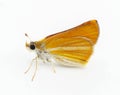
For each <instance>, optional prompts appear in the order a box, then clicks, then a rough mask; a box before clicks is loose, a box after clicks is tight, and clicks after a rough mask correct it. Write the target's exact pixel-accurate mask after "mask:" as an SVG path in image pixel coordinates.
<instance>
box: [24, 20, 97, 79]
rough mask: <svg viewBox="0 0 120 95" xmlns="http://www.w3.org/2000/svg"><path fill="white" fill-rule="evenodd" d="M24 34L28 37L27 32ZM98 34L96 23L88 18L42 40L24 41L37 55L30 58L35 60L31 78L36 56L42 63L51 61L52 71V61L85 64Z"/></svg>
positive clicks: (67, 64) (69, 64)
mask: <svg viewBox="0 0 120 95" xmlns="http://www.w3.org/2000/svg"><path fill="white" fill-rule="evenodd" d="M25 35H26V36H27V37H28V35H27V34H25ZM98 36H99V26H98V23H97V21H96V20H90V21H88V22H85V23H83V24H81V25H79V26H77V27H74V28H72V29H69V30H66V31H63V32H59V33H56V34H52V35H49V36H47V37H46V38H44V39H43V40H40V41H34V42H33V41H30V43H27V42H26V47H27V48H28V49H29V50H31V51H35V52H36V55H37V56H36V57H35V58H34V59H33V60H32V61H35V60H36V69H35V72H34V75H33V78H32V80H33V79H34V76H35V74H36V71H37V65H38V62H37V60H38V58H39V59H41V60H42V61H43V62H44V63H47V62H49V63H51V65H52V67H53V70H54V71H55V69H54V63H59V64H62V65H65V66H81V65H85V64H86V63H87V61H88V59H89V57H90V56H91V54H92V52H93V47H94V45H95V43H96V41H97V39H98ZM28 38H29V37H28ZM32 63H33V62H32ZM32 63H31V65H30V66H29V68H28V69H27V71H26V73H27V72H28V71H29V69H30V68H31V66H32Z"/></svg>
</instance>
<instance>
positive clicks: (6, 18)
mask: <svg viewBox="0 0 120 95" xmlns="http://www.w3.org/2000/svg"><path fill="white" fill-rule="evenodd" d="M119 6H120V4H119V0H0V95H120V28H119V27H120V13H119V12H120V7H119ZM91 19H97V20H98V23H99V26H100V36H99V39H98V42H97V44H96V46H95V49H94V54H93V55H92V57H91V58H90V60H89V62H88V65H87V66H86V67H85V68H83V69H81V68H67V67H61V66H56V73H53V71H52V69H51V66H50V65H47V64H40V66H39V70H38V72H37V76H36V77H35V80H34V81H33V82H31V77H32V74H33V71H34V66H33V68H32V70H31V71H30V72H29V73H28V74H26V75H24V71H25V70H26V68H27V67H28V66H29V63H30V62H31V59H32V54H31V53H29V52H28V51H27V50H26V48H25V41H26V38H25V36H24V33H28V34H29V36H30V37H31V38H32V39H33V40H39V39H41V38H44V37H45V36H47V35H50V34H52V33H56V32H59V31H63V30H66V29H69V28H72V27H74V26H77V25H79V24H81V23H83V22H85V21H88V20H91Z"/></svg>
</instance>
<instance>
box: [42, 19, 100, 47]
mask: <svg viewBox="0 0 120 95" xmlns="http://www.w3.org/2000/svg"><path fill="white" fill-rule="evenodd" d="M98 35H99V26H98V23H97V21H96V20H91V21H88V22H85V23H83V24H81V25H79V26H77V27H74V28H72V29H69V30H66V31H63V32H59V33H56V34H53V35H50V36H47V37H46V38H45V39H44V40H43V42H45V43H46V44H47V43H50V42H51V41H53V40H56V39H60V38H71V37H85V38H88V39H90V40H91V42H92V43H93V45H94V44H95V43H96V41H97V38H98ZM51 45H52V44H51ZM52 46H53V45H52Z"/></svg>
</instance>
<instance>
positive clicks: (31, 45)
mask: <svg viewBox="0 0 120 95" xmlns="http://www.w3.org/2000/svg"><path fill="white" fill-rule="evenodd" d="M25 36H26V37H27V38H28V41H26V44H25V45H26V48H27V49H28V50H31V51H34V50H35V49H36V45H35V42H33V41H31V39H30V38H29V36H28V35H27V34H25Z"/></svg>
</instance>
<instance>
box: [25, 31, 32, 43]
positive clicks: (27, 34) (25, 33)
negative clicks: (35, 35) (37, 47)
mask: <svg viewBox="0 0 120 95" xmlns="http://www.w3.org/2000/svg"><path fill="white" fill-rule="evenodd" d="M25 36H26V37H27V38H28V39H29V40H30V42H31V39H30V37H29V36H28V34H27V33H25Z"/></svg>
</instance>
